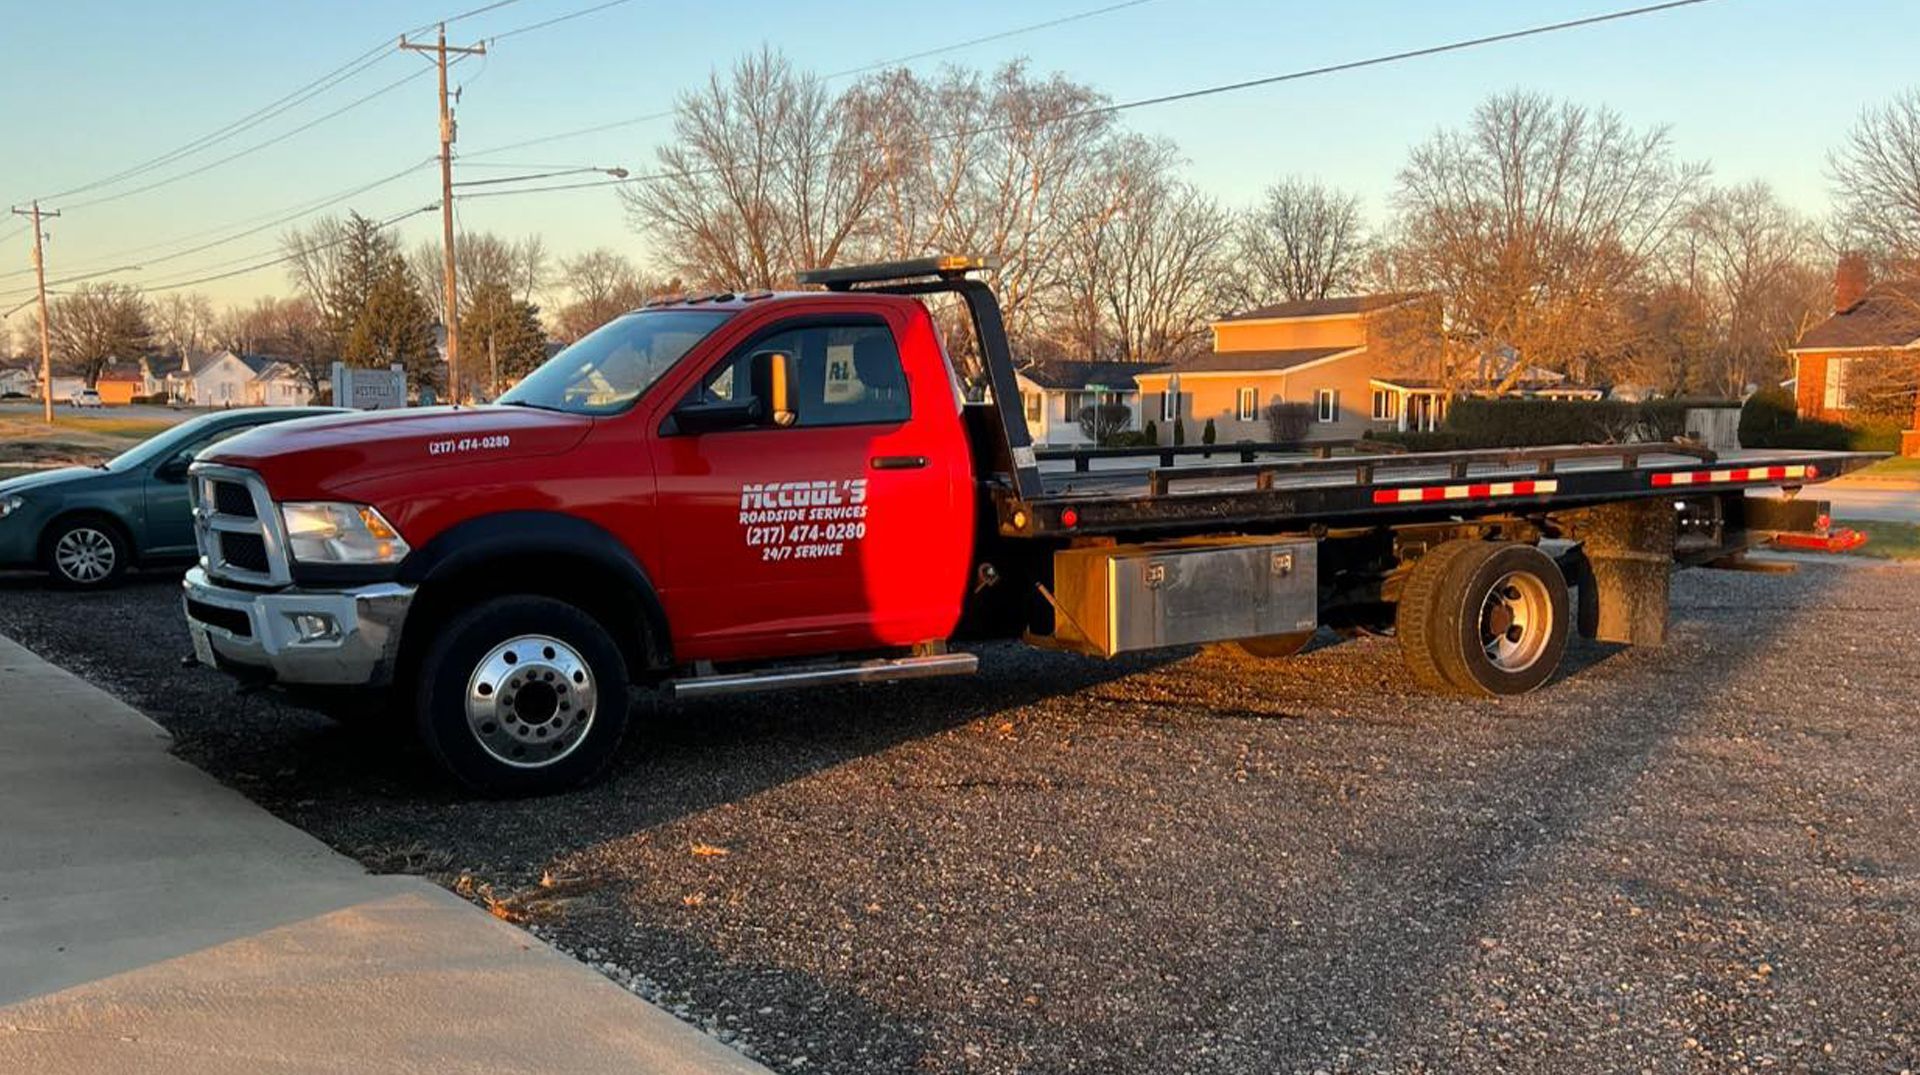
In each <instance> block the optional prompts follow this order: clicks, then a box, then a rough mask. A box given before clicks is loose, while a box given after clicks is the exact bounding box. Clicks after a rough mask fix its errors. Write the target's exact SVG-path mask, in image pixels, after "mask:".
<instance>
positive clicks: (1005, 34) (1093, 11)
mask: <svg viewBox="0 0 1920 1075" xmlns="http://www.w3.org/2000/svg"><path fill="white" fill-rule="evenodd" d="M1153 2H1154V0H1126V2H1125V3H1118V4H1107V5H1105V6H1104V7H1097V8H1090V9H1088V10H1086V11H1079V12H1075V13H1073V14H1070V15H1062V16H1060V17H1059V18H1054V19H1048V20H1046V21H1044V22H1035V23H1029V24H1027V25H1025V26H1016V27H1013V28H1012V29H1008V30H1002V31H1000V32H998V33H992V34H987V35H985V36H982V37H974V38H969V39H967V40H965V41H957V42H955V43H953V44H951V45H942V46H940V47H939V48H932V49H926V50H923V51H921V52H915V53H910V54H908V55H906V56H898V57H895V58H893V59H891V60H881V61H879V62H877V63H871V64H867V65H866V66H864V67H852V68H848V69H846V70H844V71H835V72H833V73H831V74H828V75H826V76H824V77H825V78H827V79H835V78H845V77H847V76H849V75H860V74H865V73H867V72H868V71H877V70H880V69H881V68H884V67H894V66H898V65H899V64H903V63H912V62H913V61H915V60H924V59H926V58H927V57H929V56H939V55H942V54H944V53H948V52H957V51H959V50H961V49H966V48H972V47H973V46H975V45H984V44H987V43H988V42H992V41H1003V40H1005V39H1007V38H1010V37H1018V36H1020V35H1021V34H1029V33H1034V32H1036V31H1039V30H1047V29H1051V28H1053V27H1055V26H1064V25H1066V24H1067V23H1071V22H1079V21H1081V20H1083V19H1091V18H1095V17H1098V16H1101V15H1109V14H1112V13H1113V12H1116V11H1120V10H1123V9H1125V8H1131V7H1139V6H1140V5H1142V4H1150V3H1153ZM672 115H673V110H672V109H666V110H664V111H660V112H648V113H646V114H645V115H640V116H631V117H629V118H627V119H617V120H614V121H612V122H610V123H598V124H595V125H593V126H591V127H580V128H576V129H574V130H571V131H561V132H559V133H558V134H546V135H541V136H540V137H538V138H528V139H524V140H522V141H519V142H509V143H507V144H505V145H498V146H491V147H489V148H486V149H481V150H476V151H474V152H472V153H469V154H467V156H469V157H480V156H489V155H491V154H494V153H505V152H507V151H508V150H513V149H525V148H526V147H528V146H538V145H545V144H546V143H548V142H558V141H562V140H564V139H568V138H580V137H584V136H586V135H589V134H599V133H600V132H602V131H611V130H616V129H618V128H621V127H633V126H637V125H639V124H642V123H651V122H653V121H654V120H659V119H667V118H670V117H671V116H672Z"/></svg>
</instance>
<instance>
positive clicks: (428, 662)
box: [414, 596, 631, 796]
mask: <svg viewBox="0 0 1920 1075" xmlns="http://www.w3.org/2000/svg"><path fill="white" fill-rule="evenodd" d="M630 682H631V681H630V679H629V676H628V672H627V666H626V661H625V660H624V659H622V657H621V655H620V647H619V646H618V645H616V644H615V643H614V641H613V639H612V637H611V636H609V635H608V634H607V631H606V629H605V628H604V627H602V626H601V625H600V623H599V622H598V621H597V620H595V619H594V618H593V617H591V616H589V615H587V614H586V613H585V612H582V611H581V610H579V609H578V608H575V607H574V606H572V605H569V604H567V603H565V602H563V601H556V600H554V599H552V598H549V597H532V596H513V597H496V598H493V599H492V600H489V601H487V602H485V603H483V604H481V605H479V606H478V607H476V608H474V609H471V610H470V611H468V612H465V613H463V614H461V615H459V616H457V617H455V618H454V619H453V620H451V621H450V622H448V623H446V624H444V625H443V626H442V627H441V628H440V629H439V631H438V633H437V636H436V637H435V639H434V641H433V644H432V646H431V647H430V648H429V649H428V650H427V653H426V656H425V658H424V659H423V660H422V662H421V665H420V673H419V678H418V684H417V694H416V701H415V709H414V712H415V720H416V724H417V727H418V730H419V734H420V739H421V741H422V742H423V743H424V744H425V746H426V748H427V751H428V753H429V754H431V755H432V756H433V758H434V760H435V761H437V762H439V763H440V766H441V767H442V768H444V769H445V770H446V771H447V772H448V773H449V774H450V775H452V776H453V778H454V779H456V780H458V781H460V783H462V784H465V785H466V786H467V787H469V788H472V789H473V790H475V791H478V792H481V793H483V794H487V795H501V796H512V795H541V794H546V793H549V792H554V791H562V790H565V789H567V788H572V787H578V786H579V785H581V784H584V783H586V782H588V781H590V780H592V779H594V778H595V777H597V776H599V775H600V774H601V773H602V772H603V771H604V770H605V769H606V767H607V764H608V763H609V762H611V761H612V760H613V756H614V753H615V752H616V751H617V750H618V749H619V746H620V740H621V738H622V737H623V736H624V735H625V734H626V730H627V721H628V706H629V701H630V699H629V697H628V685H629V683H630ZM470 691H471V693H470ZM576 703H577V704H578V706H579V707H578V708H576ZM470 707H471V713H470ZM583 714H584V715H583Z"/></svg>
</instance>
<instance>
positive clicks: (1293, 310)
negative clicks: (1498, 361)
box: [1135, 293, 1419, 444]
mask: <svg viewBox="0 0 1920 1075" xmlns="http://www.w3.org/2000/svg"><path fill="white" fill-rule="evenodd" d="M1418 299H1419V296H1418V295H1417V294H1413V293H1391V294H1384V295H1351V296H1346V297H1342V298H1330V299H1310V300H1306V301H1301V302H1283V303H1278V304H1275V305H1272V306H1262V307H1260V308H1258V309H1254V310H1248V311H1246V312H1244V313H1237V314H1232V315H1229V316H1227V317H1223V318H1221V319H1220V320H1218V321H1215V322H1213V324H1212V326H1211V328H1212V330H1213V350H1212V351H1210V352H1208V353H1206V354H1201V355H1196V356H1194V357H1192V358H1189V359H1185V360H1182V361H1179V362H1175V363H1173V364H1171V365H1169V366H1165V367H1162V368H1161V369H1158V370H1155V371H1153V372H1150V373H1142V374H1140V375H1138V376H1137V377H1136V378H1135V380H1136V381H1137V382H1138V384H1139V386H1140V405H1141V410H1142V412H1143V414H1144V416H1145V417H1146V418H1149V419H1152V420H1154V421H1155V422H1157V423H1158V426H1159V431H1160V440H1161V442H1162V443H1165V444H1171V443H1172V442H1173V437H1174V426H1175V424H1176V423H1179V424H1181V425H1183V426H1184V427H1185V429H1186V442H1187V443H1188V444H1198V443H1200V439H1201V433H1202V431H1203V430H1205V428H1206V424H1207V420H1208V419H1212V420H1213V423H1214V431H1215V434H1216V437H1217V440H1218V442H1219V443H1221V444H1230V443H1232V442H1234V441H1269V440H1272V439H1273V437H1272V435H1271V433H1270V427H1269V424H1268V420H1267V408H1268V407H1269V405H1271V404H1273V403H1276V402H1278V403H1299V404H1305V405H1307V406H1309V407H1311V408H1312V418H1313V420H1312V423H1311V426H1310V428H1309V432H1308V437H1309V438H1311V439H1326V438H1342V437H1358V436H1362V435H1364V434H1365V433H1366V432H1367V430H1368V429H1370V428H1374V427H1375V425H1376V423H1388V422H1396V421H1397V420H1399V419H1400V417H1401V411H1400V407H1401V405H1402V400H1403V398H1404V393H1403V392H1396V391H1394V390H1393V389H1392V386H1389V385H1385V384H1377V383H1376V382H1375V379H1374V378H1375V376H1376V370H1375V367H1376V365H1378V364H1379V361H1380V358H1381V352H1382V351H1383V350H1384V341H1383V340H1382V325H1381V317H1382V315H1383V314H1385V313H1386V312H1387V311H1390V310H1395V309H1400V308H1403V307H1405V306H1407V305H1409V304H1411V303H1414V302H1416V301H1417V300H1418Z"/></svg>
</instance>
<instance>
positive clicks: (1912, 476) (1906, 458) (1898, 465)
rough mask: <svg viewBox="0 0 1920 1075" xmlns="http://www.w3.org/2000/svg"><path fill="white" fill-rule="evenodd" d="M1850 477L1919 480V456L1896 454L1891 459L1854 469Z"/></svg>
mask: <svg viewBox="0 0 1920 1075" xmlns="http://www.w3.org/2000/svg"><path fill="white" fill-rule="evenodd" d="M1850 477H1859V478H1869V479H1871V478H1881V479H1886V480H1897V481H1920V457H1916V456H1910V455H1896V456H1894V457H1893V458H1892V459H1882V460H1880V461H1879V462H1878V463H1875V464H1874V465H1872V466H1870V467H1867V468H1866V469H1865V470H1858V471H1855V472H1854V473H1853V474H1852V475H1850Z"/></svg>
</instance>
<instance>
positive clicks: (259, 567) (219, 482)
mask: <svg viewBox="0 0 1920 1075" xmlns="http://www.w3.org/2000/svg"><path fill="white" fill-rule="evenodd" d="M189 474H190V475H191V480H192V483H193V525H194V538H195V541H196V542H197V543H198V545H199V547H200V566H201V567H202V568H204V569H206V572H207V574H208V575H210V576H212V577H214V578H216V579H224V580H227V581H229V582H238V583H243V584H246V585H252V586H285V585H287V584H288V583H290V582H292V581H293V576H292V573H291V572H290V571H289V570H288V565H287V554H286V547H287V543H286V535H284V534H283V533H281V529H280V513H279V512H277V511H275V510H274V507H273V500H272V499H271V498H270V497H268V495H267V487H266V483H265V482H263V481H261V480H260V476H259V475H258V474H255V473H254V472H253V471H250V470H244V469H242V468H240V467H226V466H220V465H218V464H214V463H195V464H194V465H193V467H192V468H191V470H190V471H189Z"/></svg>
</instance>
